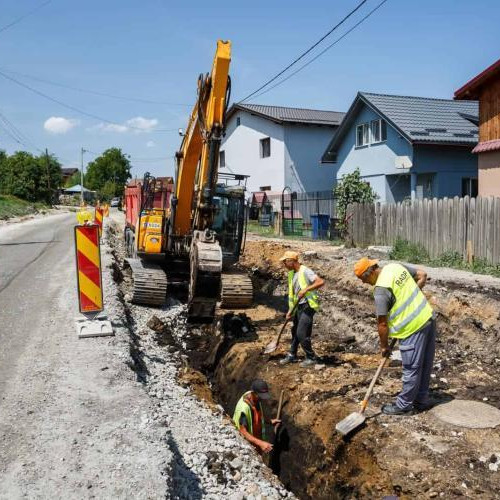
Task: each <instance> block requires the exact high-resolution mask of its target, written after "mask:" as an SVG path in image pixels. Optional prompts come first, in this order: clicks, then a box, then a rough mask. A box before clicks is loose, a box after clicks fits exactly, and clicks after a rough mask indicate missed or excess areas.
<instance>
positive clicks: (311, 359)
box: [280, 251, 325, 367]
mask: <svg viewBox="0 0 500 500" xmlns="http://www.w3.org/2000/svg"><path fill="white" fill-rule="evenodd" d="M280 260H281V262H283V265H284V266H285V267H286V268H287V269H288V312H287V314H286V317H287V319H293V326H292V343H291V345H290V352H289V353H288V354H287V356H286V357H285V358H284V359H282V360H281V361H280V363H281V364H282V365H286V364H288V363H293V362H295V361H296V360H297V350H298V348H299V345H301V346H302V349H303V350H304V352H305V354H306V359H305V360H304V361H303V362H302V364H301V365H302V366H303V367H308V366H312V365H315V364H316V362H317V357H316V354H315V353H314V350H313V348H312V344H311V335H312V327H313V317H314V314H315V313H316V311H317V310H318V309H319V300H318V292H317V291H316V290H317V289H318V288H321V287H322V286H323V285H324V284H325V281H324V280H323V279H322V278H320V277H319V276H318V275H317V274H316V273H315V272H314V271H312V270H311V269H309V268H308V267H306V266H304V265H303V264H301V263H300V261H299V254H298V253H297V252H291V251H288V252H285V253H284V255H283V257H281V259H280Z"/></svg>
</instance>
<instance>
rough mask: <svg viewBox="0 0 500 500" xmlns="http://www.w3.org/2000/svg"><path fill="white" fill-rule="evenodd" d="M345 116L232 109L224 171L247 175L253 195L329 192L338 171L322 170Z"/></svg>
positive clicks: (262, 108)
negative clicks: (264, 191) (323, 158)
mask: <svg viewBox="0 0 500 500" xmlns="http://www.w3.org/2000/svg"><path fill="white" fill-rule="evenodd" d="M343 117H344V113H339V112H336V111H321V110H314V109H300V108H284V107H280V106H262V105H259V104H234V105H233V106H232V107H231V108H230V109H229V111H228V113H227V120H226V135H225V137H224V139H223V141H222V146H221V149H220V168H221V171H224V169H228V170H230V171H231V172H233V173H235V174H246V175H249V176H250V178H249V179H248V184H247V188H248V191H249V192H253V191H260V190H261V188H266V189H267V190H272V191H281V190H282V189H283V188H284V187H286V186H288V187H289V188H290V189H291V190H292V191H297V192H311V191H328V190H330V189H331V188H332V186H333V183H334V180H335V170H336V169H335V168H332V166H331V165H329V164H321V156H322V154H323V153H324V151H325V149H326V147H327V146H328V143H329V142H330V140H331V138H332V135H333V133H334V132H335V131H336V130H337V128H338V126H339V125H340V122H341V121H342V118H343Z"/></svg>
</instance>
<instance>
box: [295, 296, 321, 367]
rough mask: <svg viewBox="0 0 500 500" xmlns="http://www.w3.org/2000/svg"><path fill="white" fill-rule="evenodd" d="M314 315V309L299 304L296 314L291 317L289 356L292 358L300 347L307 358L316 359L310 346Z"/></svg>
mask: <svg viewBox="0 0 500 500" xmlns="http://www.w3.org/2000/svg"><path fill="white" fill-rule="evenodd" d="M314 313H315V311H314V309H312V308H311V307H309V305H308V304H299V307H298V308H297V312H296V313H295V316H294V317H293V326H292V344H291V346H290V354H291V355H292V356H297V350H298V348H299V345H300V346H302V349H303V350H304V352H305V354H306V357H307V358H310V359H316V354H315V353H314V350H313V348H312V344H311V334H312V329H313V317H314Z"/></svg>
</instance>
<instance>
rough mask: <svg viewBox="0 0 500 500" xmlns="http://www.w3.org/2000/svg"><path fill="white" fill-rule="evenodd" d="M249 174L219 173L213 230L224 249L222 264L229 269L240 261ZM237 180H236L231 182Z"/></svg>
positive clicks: (244, 229) (244, 228) (225, 268)
mask: <svg viewBox="0 0 500 500" xmlns="http://www.w3.org/2000/svg"><path fill="white" fill-rule="evenodd" d="M247 178H248V176H247V175H238V174H227V173H224V174H219V182H218V184H217V186H216V188H215V196H214V204H215V206H216V207H217V208H216V211H215V214H214V221H213V224H212V230H213V231H214V232H215V233H216V235H217V240H218V242H219V244H220V246H221V249H222V266H223V269H224V270H227V269H228V268H229V267H230V266H231V265H233V264H235V263H236V262H238V259H239V257H240V253H241V250H242V245H243V240H244V237H245V232H246V226H245V190H246V186H245V184H246V179H247ZM221 181H223V182H221ZM231 181H235V182H231Z"/></svg>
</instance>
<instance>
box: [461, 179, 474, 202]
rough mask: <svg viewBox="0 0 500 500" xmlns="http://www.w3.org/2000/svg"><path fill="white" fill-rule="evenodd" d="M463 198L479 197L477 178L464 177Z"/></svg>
mask: <svg viewBox="0 0 500 500" xmlns="http://www.w3.org/2000/svg"><path fill="white" fill-rule="evenodd" d="M462 196H470V197H471V198H476V197H477V179H476V178H475V177H462Z"/></svg>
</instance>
